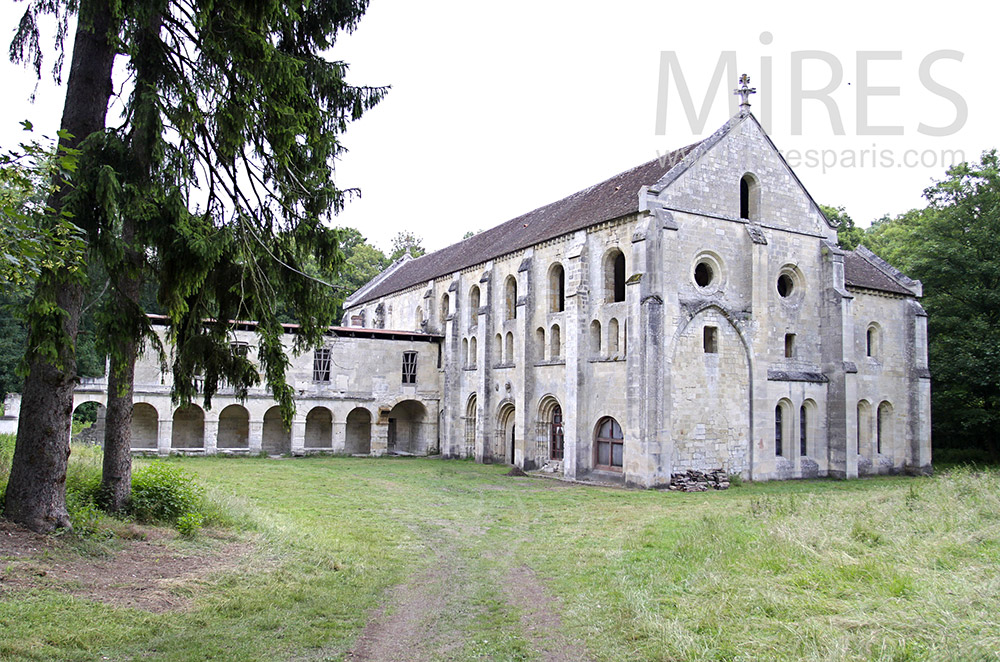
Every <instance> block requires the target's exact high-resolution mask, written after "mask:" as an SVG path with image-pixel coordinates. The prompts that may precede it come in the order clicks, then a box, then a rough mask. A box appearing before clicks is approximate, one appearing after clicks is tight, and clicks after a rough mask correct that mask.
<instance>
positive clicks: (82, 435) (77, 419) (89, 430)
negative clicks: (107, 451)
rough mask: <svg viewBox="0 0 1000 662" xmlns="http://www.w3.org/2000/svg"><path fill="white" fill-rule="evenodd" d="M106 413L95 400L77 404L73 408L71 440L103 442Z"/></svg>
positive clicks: (85, 442) (93, 442)
mask: <svg viewBox="0 0 1000 662" xmlns="http://www.w3.org/2000/svg"><path fill="white" fill-rule="evenodd" d="M106 414H107V410H106V409H105V407H104V405H102V404H101V403H100V402H97V401H95V400H88V401H86V402H81V403H80V404H78V405H77V406H76V408H75V409H74V410H73V428H72V438H73V441H75V442H77V443H82V444H103V443H104V417H105V415H106Z"/></svg>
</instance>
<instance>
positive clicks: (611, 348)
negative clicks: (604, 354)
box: [608, 317, 619, 355]
mask: <svg viewBox="0 0 1000 662" xmlns="http://www.w3.org/2000/svg"><path fill="white" fill-rule="evenodd" d="M618 347H619V339H618V320H616V319H615V318H614V317H612V318H611V319H610V320H609V321H608V354H612V355H614V354H617V353H618Z"/></svg>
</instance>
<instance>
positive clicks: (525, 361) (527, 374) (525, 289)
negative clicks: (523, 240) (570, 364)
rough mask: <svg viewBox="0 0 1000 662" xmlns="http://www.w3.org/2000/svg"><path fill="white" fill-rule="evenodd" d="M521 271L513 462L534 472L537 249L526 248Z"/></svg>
mask: <svg viewBox="0 0 1000 662" xmlns="http://www.w3.org/2000/svg"><path fill="white" fill-rule="evenodd" d="M522 255H523V259H522V260H521V264H520V265H519V266H518V268H517V274H516V277H517V294H518V296H517V302H516V304H517V305H516V308H515V310H516V311H517V312H516V315H517V317H516V319H515V321H516V325H515V327H516V330H515V331H514V375H513V380H512V381H513V384H514V389H513V391H514V392H513V393H512V394H511V395H512V396H513V398H514V403H515V405H514V407H515V408H514V421H515V422H514V457H513V458H512V460H513V463H514V464H515V465H516V466H518V467H521V468H522V469H534V468H535V466H534V462H533V459H534V458H533V455H532V454H531V453H530V451H529V444H532V445H533V441H530V440H533V439H534V438H535V430H534V426H533V425H532V424H531V423H532V421H533V420H534V418H535V417H534V415H533V412H531V411H529V403H530V401H531V392H532V390H533V389H532V388H531V387H532V384H533V383H534V379H533V375H534V367H533V366H534V352H533V351H532V344H533V342H534V333H533V332H532V327H533V325H532V324H531V321H532V320H531V318H532V316H533V314H534V312H535V292H534V289H535V283H534V282H533V279H532V273H533V271H534V270H533V268H532V265H533V262H534V260H533V257H534V249H532V248H528V249H525V251H524V253H522Z"/></svg>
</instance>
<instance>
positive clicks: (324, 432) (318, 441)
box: [305, 407, 333, 449]
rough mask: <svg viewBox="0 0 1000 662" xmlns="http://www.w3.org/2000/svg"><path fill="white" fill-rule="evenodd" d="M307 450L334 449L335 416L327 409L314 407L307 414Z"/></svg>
mask: <svg viewBox="0 0 1000 662" xmlns="http://www.w3.org/2000/svg"><path fill="white" fill-rule="evenodd" d="M305 446H306V448H327V449H329V448H333V414H332V413H331V412H330V410H329V409H327V408H326V407H313V408H312V409H310V410H309V413H308V414H306V438H305Z"/></svg>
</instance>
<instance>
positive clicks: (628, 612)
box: [0, 457, 1000, 661]
mask: <svg viewBox="0 0 1000 662" xmlns="http://www.w3.org/2000/svg"><path fill="white" fill-rule="evenodd" d="M169 464H170V465H171V466H176V467H180V468H183V469H184V470H186V471H189V472H191V473H193V474H195V475H197V476H198V477H199V480H200V482H201V483H202V484H204V485H207V486H209V491H210V493H211V496H210V498H209V501H212V500H215V501H216V502H217V503H218V504H219V505H218V506H217V508H218V509H219V510H220V511H221V512H223V513H226V515H225V516H226V517H227V518H229V519H230V520H232V521H241V522H249V523H251V529H252V530H250V531H248V532H247V533H246V534H244V535H247V536H251V537H252V538H253V539H254V540H255V541H256V542H255V544H256V545H257V552H256V553H255V554H254V555H253V557H252V558H251V559H250V560H248V561H247V562H246V564H245V566H243V567H240V568H239V569H237V570H233V571H230V572H227V573H225V574H220V575H217V576H213V577H211V578H207V579H204V580H202V581H200V582H198V583H197V584H194V585H183V586H181V587H179V588H178V589H177V590H180V591H184V592H185V594H187V595H190V596H191V597H192V598H193V599H194V608H193V609H191V610H190V611H187V612H173V613H166V614H155V615H154V614H148V613H145V612H141V611H136V610H132V609H126V608H114V607H109V606H106V605H100V604H96V605H95V604H94V603H91V602H87V601H84V600H81V599H75V598H68V597H66V596H65V595H61V594H57V593H55V592H47V591H38V592H34V593H30V594H16V595H14V594H10V593H7V594H5V595H4V600H2V601H0V628H2V629H3V632H4V636H3V637H0V657H3V658H4V659H7V657H9V658H10V659H69V660H75V659H79V660H85V659H86V660H90V659H94V658H95V657H96V656H98V655H106V656H108V657H109V658H110V659H133V658H142V659H152V660H187V659H208V658H216V659H227V660H271V659H318V660H323V659H332V660H337V659H343V658H344V656H345V654H346V651H348V650H349V649H350V647H351V646H352V645H353V642H354V640H355V638H356V637H357V636H358V634H359V632H360V631H361V629H362V627H363V626H364V624H365V622H366V620H367V618H368V615H369V613H370V612H371V610H372V609H374V608H375V607H376V606H378V605H380V604H383V602H384V601H385V600H386V599H387V597H386V596H387V595H389V594H388V593H387V589H388V588H389V587H390V586H392V585H393V584H396V583H399V582H401V581H404V580H405V579H406V578H407V577H408V576H411V575H413V574H416V573H420V572H423V571H426V570H428V569H433V568H436V567H446V568H448V572H449V573H450V576H449V584H448V585H449V586H450V591H449V594H448V596H447V600H446V602H447V609H446V613H445V614H431V616H433V617H434V618H433V619H432V620H433V621H435V622H438V623H440V625H436V626H434V627H435V628H447V629H448V632H449V633H451V634H450V635H449V636H458V637H459V638H460V641H462V642H464V643H462V644H461V645H459V646H458V647H457V648H455V647H453V648H451V649H449V653H448V655H449V656H450V659H470V660H471V659H492V660H530V659H537V656H536V654H535V653H534V652H533V649H532V646H531V645H530V641H529V637H528V634H527V633H526V632H525V631H524V628H523V627H522V626H521V623H520V620H519V618H520V615H521V612H520V611H519V609H518V608H517V607H516V606H515V605H512V604H510V603H509V602H508V601H507V599H506V598H505V591H504V585H505V582H507V581H509V579H508V574H509V571H510V570H511V569H512V568H518V567H521V566H528V567H530V568H531V569H533V570H534V571H535V574H536V575H537V576H538V577H540V578H541V581H542V582H543V584H544V586H545V588H546V589H547V590H548V592H549V593H550V594H551V595H552V596H554V597H555V598H556V599H557V602H556V603H554V604H555V605H556V607H555V608H558V611H559V613H560V615H561V622H562V630H563V631H564V632H565V633H566V635H567V636H569V637H570V638H571V639H575V640H578V641H581V642H583V643H584V644H585V645H586V647H587V650H588V653H589V655H590V657H591V658H592V659H594V660H733V661H736V660H986V659H996V658H997V657H1000V625H998V624H997V618H996V616H995V615H996V613H997V612H998V610H1000V474H998V473H997V472H996V471H992V470H988V471H976V470H971V469H959V470H954V471H951V472H949V473H947V474H945V475H939V476H937V477H934V478H878V479H869V480H860V481H847V482H834V481H797V482H789V483H771V484H745V485H743V486H741V487H739V488H737V489H731V490H729V491H727V492H718V493H714V492H713V493H701V494H677V493H666V492H638V491H621V490H613V489H603V488H592V487H580V486H567V485H565V484H562V483H558V482H556V481H552V480H542V479H533V478H527V479H525V478H516V479H515V478H509V477H505V476H503V475H502V474H503V473H504V472H505V471H506V467H496V466H481V465H475V464H473V463H471V462H460V461H450V462H449V461H440V460H422V459H408V460H403V459H358V458H336V457H324V458H305V459H291V460H273V459H257V458H243V459H227V458H177V459H173V460H170V461H169ZM191 544H195V545H197V544H200V543H191ZM0 555H2V551H0ZM0 567H2V566H0ZM429 608H430V607H428V609H429ZM432 636H433V632H430V631H429V632H428V634H427V637H428V639H431V638H432ZM431 659H433V656H432V658H431Z"/></svg>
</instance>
